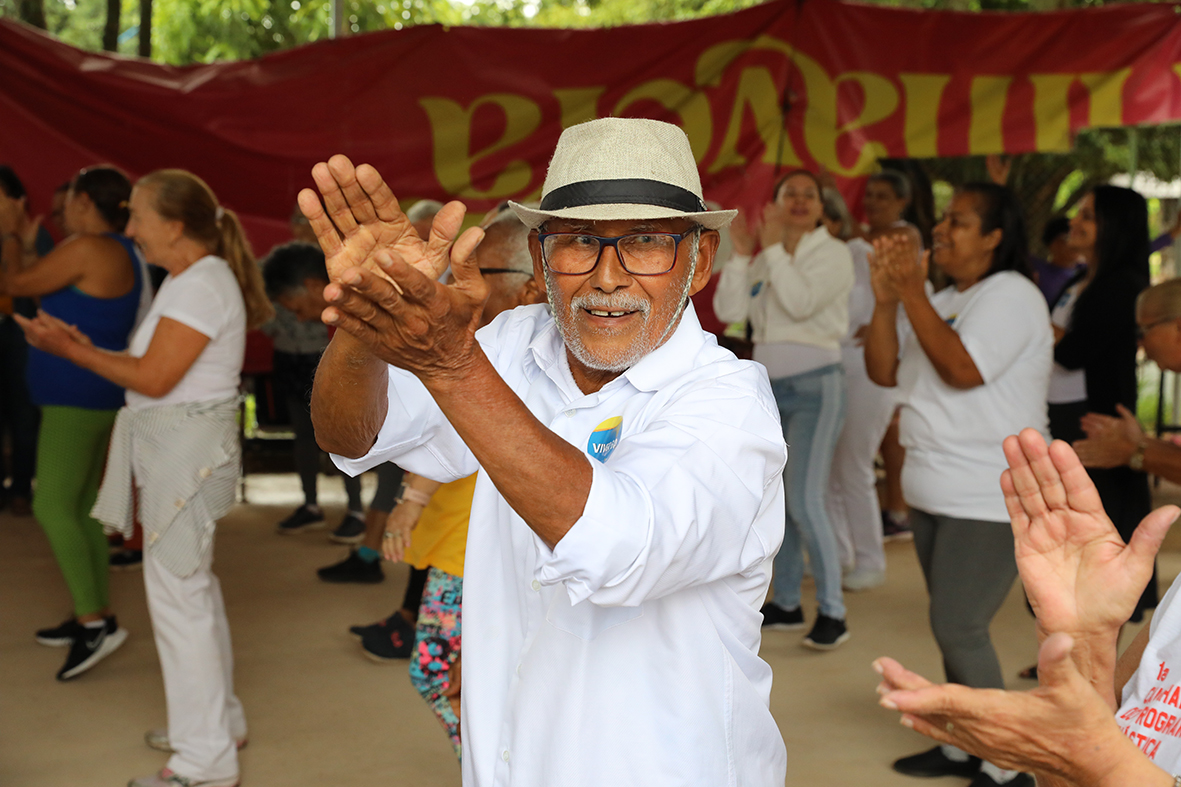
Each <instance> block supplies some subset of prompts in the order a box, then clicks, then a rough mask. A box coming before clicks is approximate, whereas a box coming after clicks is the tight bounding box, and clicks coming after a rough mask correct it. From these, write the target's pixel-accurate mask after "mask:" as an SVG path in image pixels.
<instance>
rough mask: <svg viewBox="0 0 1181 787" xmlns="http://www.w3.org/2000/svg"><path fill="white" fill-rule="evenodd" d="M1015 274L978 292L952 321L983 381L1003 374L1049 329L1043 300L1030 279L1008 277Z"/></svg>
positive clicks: (1048, 319)
mask: <svg viewBox="0 0 1181 787" xmlns="http://www.w3.org/2000/svg"><path fill="white" fill-rule="evenodd" d="M994 275H997V276H1001V275H1006V274H994ZM1016 276H1020V274H1011V276H1010V277H1009V278H1008V279H1007V280H1006V281H1005V282H1004V283H1003V284H1002V283H1001V282H997V284H998V285H1000V286H994V287H989V288H988V289H987V290H985V291H983V292H981V293H980V295H979V296H978V297H977V298H976V299H975V300H974V301H973V302H972V303H971V304H970V305H969V307H968V308H967V309H966V310H965V311H964V312H963V313H961V315H960V317H959V319H957V320H956V322H955V326H954V327H955V331H956V333H957V334H958V335H959V337H960V341H961V342H963V344H964V349H966V350H967V351H968V355H970V356H972V361H973V363H975V364H976V369H977V371H979V372H980V376H981V377H982V378H983V379H984V382H985V383H986V384H987V383H991V382H993V381H995V380H996V379H997V378H999V377H1000V376H1001V375H1002V374H1004V373H1005V371H1006V370H1007V369H1008V368H1009V366H1010V365H1011V364H1012V363H1013V362H1014V361H1015V360H1017V358H1018V357H1019V356H1020V355H1021V353H1022V352H1023V351H1024V350H1025V348H1026V347H1028V346H1029V343H1030V342H1031V341H1032V340H1033V337H1035V336H1037V334H1038V333H1039V332H1041V333H1045V332H1048V331H1050V312H1049V308H1048V307H1047V306H1046V299H1045V298H1043V297H1042V294H1041V292H1040V291H1039V290H1038V289H1037V287H1036V286H1035V285H1034V284H1033V283H1032V282H1025V281H1022V280H1020V279H1017V278H1012V277H1016ZM1027 284H1028V286H1026V285H1027Z"/></svg>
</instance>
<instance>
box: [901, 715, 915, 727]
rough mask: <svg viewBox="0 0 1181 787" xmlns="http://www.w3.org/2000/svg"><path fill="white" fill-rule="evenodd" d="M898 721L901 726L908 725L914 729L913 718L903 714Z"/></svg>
mask: <svg viewBox="0 0 1181 787" xmlns="http://www.w3.org/2000/svg"><path fill="white" fill-rule="evenodd" d="M898 723H899V724H901V725H902V726H903V727H909V728H910V729H912V730H913V729H914V719H912V718H911V717H909V716H903V717H902V718H901V719H899V720H898Z"/></svg>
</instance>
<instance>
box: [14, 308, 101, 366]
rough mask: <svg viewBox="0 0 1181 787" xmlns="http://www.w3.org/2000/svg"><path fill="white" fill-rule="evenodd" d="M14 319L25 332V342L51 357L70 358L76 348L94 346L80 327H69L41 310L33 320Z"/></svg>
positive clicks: (17, 315) (16, 315)
mask: <svg viewBox="0 0 1181 787" xmlns="http://www.w3.org/2000/svg"><path fill="white" fill-rule="evenodd" d="M13 319H15V320H16V322H17V324H18V325H19V326H20V327H21V330H23V331H24V332H25V340H26V341H28V343H29V345H30V346H32V347H35V348H37V349H38V350H41V351H42V352H47V353H49V354H50V355H56V356H58V357H61V358H68V357H69V352H70V349H71V348H72V347H74V346H78V345H81V346H85V347H91V346H93V343H92V342H91V341H90V337H89V336H87V335H86V334H84V333H82V331H80V330H78V326H76V325H69V324H67V323H65V322H63V321H61V320H59V319H58V318H57V317H54V316H53V315H52V314H47V313H46V312H45V311H43V310H41V309H38V310H37V316H36V317H35V318H33V319H31V320H30V319H28V318H27V317H22V316H21V315H19V314H14V315H13Z"/></svg>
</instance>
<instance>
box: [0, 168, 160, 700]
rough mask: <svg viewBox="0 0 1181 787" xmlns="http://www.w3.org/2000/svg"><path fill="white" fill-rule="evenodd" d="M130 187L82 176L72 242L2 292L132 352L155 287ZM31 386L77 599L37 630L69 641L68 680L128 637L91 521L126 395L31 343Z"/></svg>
mask: <svg viewBox="0 0 1181 787" xmlns="http://www.w3.org/2000/svg"><path fill="white" fill-rule="evenodd" d="M130 196H131V183H130V181H129V180H128V179H127V176H126V175H124V174H123V173H122V172H120V171H119V170H117V169H114V168H113V167H91V168H89V169H84V170H82V171H81V172H80V173H78V175H77V176H76V177H75V178H74V180H73V182H72V183H71V185H70V190H69V192H68V193H67V197H66V204H65V215H64V223H65V226H66V230H67V231H68V232H69V233H70V237H69V238H68V239H67V240H66V241H65V242H64V243H62V244H61V245H60V246H58V247H57V248H56V249H54V250H53V251H52V252H51V253H49V254H48V255H46V256H45V257H42V258H40V259H36V258H34V257H32V256H31V255H30V256H29V257H26V259H25V260H23V262H24V263H25V264H24V265H23V266H21V267H19V268H17V267H15V266H11V265H10V266H8V267H7V268H6V269H5V271H4V276H3V284H2V286H0V291H6V292H7V293H8V294H10V295H14V296H25V297H39V298H40V299H41V309H42V310H43V311H45V312H47V313H48V314H52V315H53V316H55V317H57V318H59V319H61V320H63V321H65V322H66V323H69V324H70V325H74V326H77V328H78V329H79V330H80V331H81V332H82V333H84V334H85V335H87V336H89V337H90V339H91V340H92V341H93V343H94V344H95V345H97V346H100V347H103V348H106V349H109V350H116V351H118V350H123V349H126V347H127V341H128V337H129V336H130V335H131V332H132V329H133V328H134V327H135V324H136V316H137V314H139V313H140V305H141V303H142V304H144V305H145V306H146V304H147V303H148V300H149V299H150V290H149V291H148V292H145V288H150V284H148V283H147V281H146V278H147V277H146V275H145V273H146V271H145V266H144V264H143V262H142V260H141V258H140V256H139V253H138V252H137V250H136V248H135V245H134V244H133V243H132V242H131V241H130V240H129V239H128V238H126V237H125V236H123V235H122V234H121V233H122V232H123V229H124V227H126V225H127V219H128V210H127V200H128V199H129V198H130ZM28 381H29V389H30V392H31V394H32V397H33V400H34V401H35V402H36V403H37V404H38V405H40V406H41V408H42V417H41V433H40V437H39V439H38V444H37V488H36V492H35V494H34V497H33V513H34V514H35V515H36V516H37V519H38V521H39V522H40V523H41V526H42V528H44V530H45V535H46V536H47V537H48V538H49V543H50V546H51V547H52V549H53V553H54V556H55V557H56V558H57V563H58V566H59V567H60V568H61V570H62V574H63V576H64V577H65V580H66V585H67V586H68V587H69V590H70V595H71V596H72V597H73V600H74V613H73V615H72V616H71V617H69V618H68V619H67V620H66V621H65V622H64V623H62V624H61V625H60V626H56V627H54V628H49V629H42V630H41V631H38V632H37V641H38V642H40V643H41V644H43V645H54V646H62V647H65V646H69V648H70V652H69V655H68V656H67V658H66V663H65V665H64V666H63V667H62V668H61V670H60V671H59V672H58V673H57V677H58V679H59V680H68V679H70V678H72V677H74V676H75V675H79V674H81V673H82V672H85V671H86V670H87V669H89V668H90V667H92V666H93V665H94V664H96V663H98V662H99V661H100V660H102V659H103V658H105V657H106V656H107V655H108V654H109V653H111V652H112V651H113V650H115V649H116V648H118V647H119V646H120V645H121V644H122V643H123V640H124V639H126V637H127V632H126V631H125V630H124V629H121V628H119V625H118V623H117V622H116V620H115V616H114V614H112V612H111V609H110V597H109V592H108V570H109V569H108V546H107V539H106V536H105V535H104V534H103V530H102V526H101V525H100V524H99V523H98V522H97V521H96V520H95V519H93V518H92V517H91V516H90V509H91V507H92V506H93V505H94V500H95V497H96V495H97V493H98V486H99V482H100V481H101V480H102V471H103V463H104V460H105V458H106V452H107V443H108V441H109V438H110V433H111V426H112V425H113V424H114V421H115V414H116V412H117V411H118V409H119V408H120V407H122V406H123V389H122V388H120V387H118V386H117V385H114V384H113V383H110V382H108V381H107V380H104V379H103V378H102V377H99V376H98V375H97V374H94V373H93V372H89V371H87V370H85V369H82V368H80V367H78V366H75V365H74V364H72V363H70V362H69V361H66V360H63V359H61V358H58V357H56V356H53V355H50V354H48V353H45V352H42V351H40V350H37V349H34V348H32V347H30V348H29V363H28Z"/></svg>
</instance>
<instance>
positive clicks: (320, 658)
mask: <svg viewBox="0 0 1181 787" xmlns="http://www.w3.org/2000/svg"><path fill="white" fill-rule="evenodd" d="M371 483H372V482H371V481H368V482H367V486H366V489H367V492H366V496H367V497H368V495H369V494H371V490H370V489H369V484H371ZM321 484H322V488H323V489H324V491H323V492H322V493H321V500H322V502H323V503H325V507H326V508H327V509H328V511H329V514H330V521H333V520H338V519H339V517H340V515H341V514H342V513H343V503H344V497H343V491H342V489H341V485H340V480H339V479H323V478H322V480H321ZM1179 491H1181V490H1178V489H1177V488H1176V487H1166V488H1165V489H1164V490H1163V491H1162V492H1160V493H1159V494H1158V502H1173V501H1174V500H1177V499H1181V494H1179ZM247 498H248V500H249V501H250V502H249V504H240V505H238V506H237V507H236V508H235V509H234V510H233V511H232V512H231V513H230V515H229V516H227V517H226V518H225V520H224V521H223V523H222V525H221V529H220V532H219V535H218V542H217V558H216V563H215V571H216V572H217V574H218V575H219V576H220V578H221V581H222V586H223V589H224V593H225V598H226V606H227V611H228V614H229V619H230V626H231V629H232V632H233V639H234V653H235V658H236V661H237V667H236V680H237V686H238V694H239V696H240V697H241V698H242V701H243V703H244V704H245V706H246V713H247V718H248V720H249V724H250V745H249V747H248V748H246V749H245V750H244V751H243V752H242V760H241V761H242V784H243V785H244V786H246V787H344V786H345V785H348V786H349V787H370V785H372V786H373V787H377V786H378V785H381V787H387V786H388V785H391V784H407V785H416V786H417V787H434V786H435V785H438V786H439V787H454V786H455V785H458V784H459V768H458V766H457V764H456V761H455V758H454V756H453V754H452V753H451V747H450V745H449V744H448V742H447V740H446V738H445V736H444V734H443V732H442V730H441V728H440V727H439V726H438V724H437V722H436V721H435V718H434V716H433V715H432V714H431V712H430V711H429V710H428V709H427V706H426V705H425V703H423V702H422V700H421V699H420V698H419V696H418V695H417V693H416V692H415V691H414V689H413V688H412V687H411V685H410V682H409V679H408V678H407V675H406V665H405V663H404V662H401V663H398V664H394V665H387V664H375V663H373V662H371V661H369V660H367V659H365V658H363V657H362V656H361V651H360V648H359V646H358V644H357V642H356V641H355V640H354V639H353V638H352V637H350V636H349V634H348V632H347V628H348V626H349V625H351V624H354V623H367V622H371V621H374V620H377V619H379V618H381V617H384V616H385V615H387V614H388V613H389V612H390V611H391V610H393V609H394V608H395V607H396V606H397V605H398V603H399V602H400V601H401V598H402V593H403V590H404V587H405V579H406V571H405V567H404V566H396V567H388V564H387V571H386V580H385V582H384V583H382V584H380V585H373V586H360V585H328V584H325V583H323V582H320V581H319V580H318V579H317V578H316V576H315V573H314V571H315V569H316V568H318V567H320V566H323V565H326V564H329V563H332V562H336V561H337V560H339V559H340V558H342V557H343V556H344V554H345V548H343V547H340V546H337V545H334V544H331V543H330V542H329V541H328V540H327V536H326V531H318V532H312V533H304V534H300V535H296V536H286V537H284V536H279V535H277V534H276V533H275V531H274V524H275V523H276V522H277V521H278V520H279V519H281V518H282V517H283V516H285V515H286V514H287V513H288V512H289V511H290V510H291V509H292V508H293V507H294V506H295V505H297V504H298V503H299V502H301V498H300V494H299V489H298V482H297V480H296V479H295V476H294V475H262V476H251V478H250V480H249V483H248V484H247ZM887 552H888V558H889V563H890V571H889V581H888V582H887V584H886V585H885V586H884V587H882V588H879V589H876V590H873V591H870V592H867V593H859V594H850V595H849V596H848V597H847V603H848V607H849V626H850V630H851V632H852V635H853V636H852V638H851V639H850V640H849V642H848V643H846V644H845V645H844V646H842V647H841V648H840V649H839V650H837V651H835V652H832V653H816V652H813V651H809V650H806V649H804V648H802V647H800V644H799V642H800V639H801V637H802V634H803V632H769V633H768V634H767V635H766V636H765V637H764V639H763V649H762V654H763V657H764V658H765V659H766V660H767V661H768V662H769V663H770V664H771V666H772V667H773V668H774V670H775V687H774V690H773V693H772V697H771V709H772V711H773V712H774V714H775V718H776V719H778V721H779V725H780V728H781V729H782V731H783V736H784V738H785V740H786V741H787V748H788V757H789V769H788V784H790V785H801V786H802V785H834V786H836V785H857V787H894V786H895V785H897V786H898V787H903V786H904V785H910V786H911V787H913V786H914V785H916V784H917V783H916V782H915V780H913V779H909V778H907V777H904V776H900V775H898V774H895V773H894V772H893V771H891V770H890V768H889V764H890V762H891V761H892V760H893V759H895V758H896V757H899V756H902V755H905V754H910V753H913V752H916V751H919V750H921V749H923V748H925V747H926V746H927V745H928V743H927V741H926V740H925V739H923V738H921V737H920V736H918V735H916V734H915V733H913V732H910V731H908V730H906V729H904V728H903V727H901V726H900V725H899V724H898V722H897V719H896V717H895V715H894V714H891V713H889V712H887V711H885V710H882V709H880V708H879V707H878V706H877V703H876V695H875V694H874V686H875V685H876V684H877V676H876V675H875V674H874V673H873V672H872V671H871V669H870V663H871V662H872V661H873V659H874V658H875V657H877V656H879V655H884V654H886V655H891V656H894V657H895V658H898V659H899V660H900V661H902V662H903V663H904V664H907V665H908V666H910V667H912V668H913V669H915V670H917V671H919V672H921V673H923V674H926V675H928V676H930V677H932V678H939V677H940V676H941V671H940V662H939V658H938V653H937V651H936V649H935V645H934V642H933V640H932V638H931V634H930V630H929V628H928V625H927V621H926V613H925V609H926V591H925V589H924V587H923V583H922V577H921V576H920V573H919V569H918V564H917V561H916V560H915V556H914V550H913V547H912V546H911V544H910V543H907V542H898V543H893V544H889V545H887ZM1160 568H1161V583H1162V584H1161V590H1162V592H1163V591H1164V589H1166V588H1167V587H1168V583H1170V582H1171V581H1172V579H1173V578H1174V577H1175V576H1176V575H1177V574H1178V572H1179V571H1181V529H1179V531H1178V532H1177V533H1176V534H1174V535H1173V536H1171V538H1170V541H1169V542H1168V543H1166V549H1165V551H1164V552H1162V555H1161V558H1160ZM111 586H112V598H113V606H114V608H115V611H116V613H117V614H118V616H119V620H120V623H121V624H122V625H123V626H124V627H126V628H127V629H128V630H129V631H130V632H131V636H130V637H129V639H128V641H127V643H126V644H125V645H124V646H123V648H122V649H121V650H119V651H118V652H116V653H115V654H113V655H112V656H110V657H109V658H108V659H107V660H106V661H104V662H103V663H101V664H100V665H98V666H97V667H95V668H94V669H93V670H92V671H90V672H89V673H87V674H85V675H83V676H81V677H79V678H78V679H75V680H73V681H71V682H69V683H58V682H57V681H55V680H54V677H53V676H54V673H55V672H56V671H57V669H58V668H59V667H60V666H61V662H62V660H63V659H64V658H65V652H64V650H61V649H53V648H46V647H42V646H40V645H37V644H36V643H35V642H34V641H33V632H34V630H35V629H37V628H40V627H44V626H49V625H55V624H57V623H58V622H60V621H61V620H62V619H63V618H64V617H65V616H66V615H67V614H68V612H69V610H70V603H69V597H68V595H67V593H66V590H65V587H64V584H63V583H62V580H61V577H60V575H59V574H58V571H57V568H56V565H55V564H54V561H53V557H52V555H51V554H50V551H49V546H48V544H47V542H46V540H45V537H44V535H43V534H42V533H41V531H40V528H39V527H38V525H37V523H36V522H35V521H34V520H33V519H31V518H27V519H17V518H14V517H12V516H11V515H10V514H9V513H8V512H7V511H4V512H0V598H3V600H4V603H3V604H2V605H0V787H100V786H101V787H106V786H107V785H110V786H112V787H117V786H118V785H123V784H125V783H126V782H127V780H128V778H130V777H132V776H136V775H141V774H146V773H150V772H152V771H154V770H157V769H159V768H160V767H161V766H162V765H163V764H164V762H165V756H164V755H162V754H160V753H159V752H155V751H153V750H151V749H148V748H147V747H146V746H144V744H143V733H144V731H145V730H147V729H149V728H151V727H158V726H162V725H163V722H164V698H163V687H162V684H161V679H160V671H159V664H158V661H157V657H156V650H155V646H154V644H153V641H152V636H151V630H150V626H149V624H148V617H147V609H146V605H145V602H144V594H143V583H142V574H141V573H140V572H129V573H115V574H113V575H112V577H111ZM809 595H810V594H807V593H806V598H807V597H809ZM805 610H806V611H807V613H808V615H809V618H811V616H812V615H813V614H814V611H815V610H814V608H812V607H810V606H809V604H808V603H806V604H805ZM992 630H993V638H994V641H995V642H996V645H997V649H998V651H999V653H1000V657H1001V661H1002V664H1003V666H1004V670H1005V674H1006V675H1007V676H1009V677H1010V678H1011V680H1010V688H1018V689H1025V688H1032V686H1033V684H1032V683H1031V682H1029V681H1022V680H1019V679H1017V677H1016V675H1017V672H1018V670H1020V669H1021V668H1023V667H1025V666H1027V665H1029V664H1031V663H1033V662H1034V661H1035V660H1036V641H1035V638H1034V633H1033V626H1032V621H1031V619H1030V617H1029V615H1028V613H1027V612H1026V611H1025V608H1024V605H1023V603H1022V596H1021V590H1020V587H1019V586H1018V587H1015V588H1014V590H1013V592H1012V593H1011V594H1010V596H1009V598H1008V600H1007V602H1006V603H1005V606H1004V608H1003V609H1002V610H1001V612H1000V614H999V615H998V616H997V618H996V620H995V622H994V624H993V629H992ZM1134 633H1135V631H1134V630H1133V628H1132V627H1129V630H1128V631H1125V642H1126V641H1130V637H1131V636H1133V635H1134ZM957 783H962V782H957V781H956V780H954V779H946V780H938V781H935V782H931V784H932V785H940V784H947V785H952V784H957ZM605 787H606V786H605Z"/></svg>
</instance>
